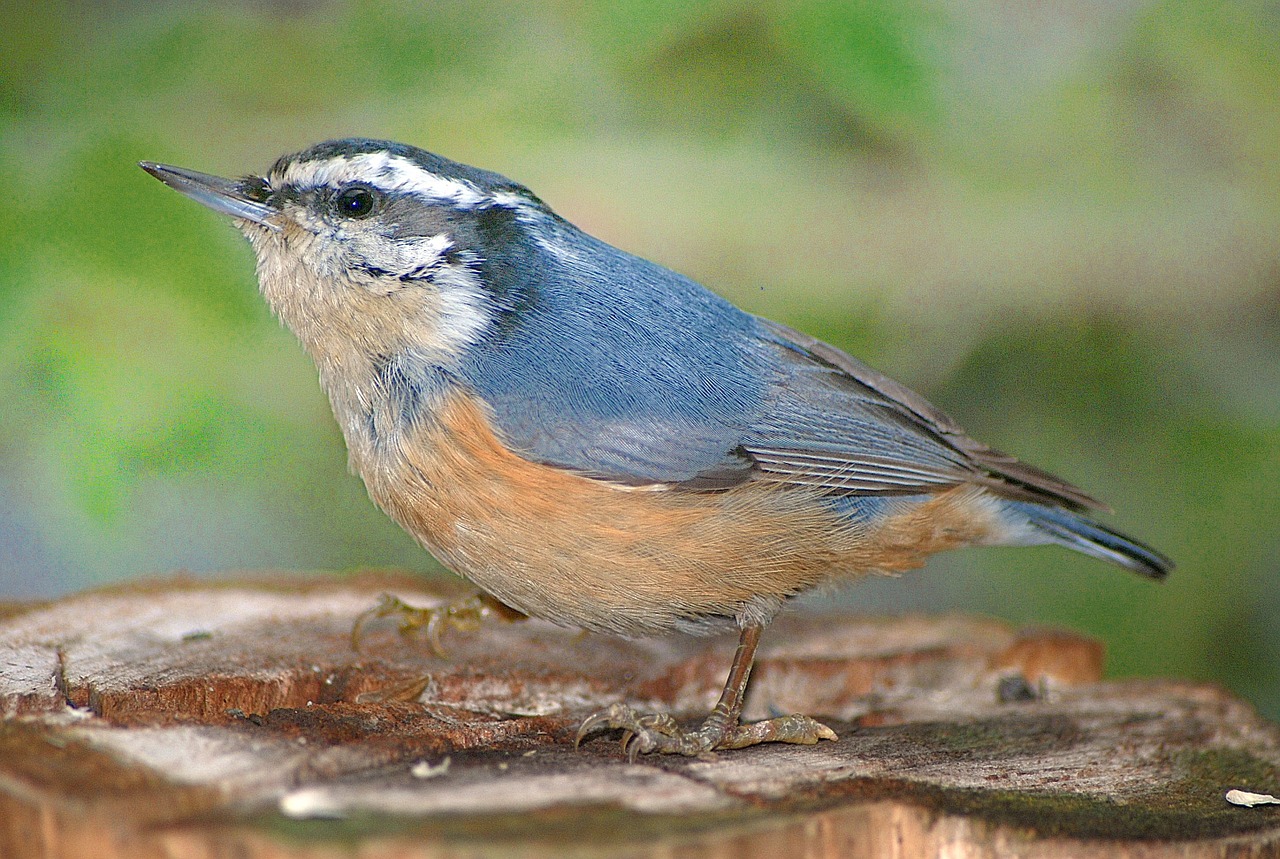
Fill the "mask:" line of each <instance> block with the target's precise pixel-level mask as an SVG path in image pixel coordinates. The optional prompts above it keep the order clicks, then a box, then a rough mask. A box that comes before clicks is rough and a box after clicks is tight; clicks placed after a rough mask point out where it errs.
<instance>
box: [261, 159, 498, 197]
mask: <svg viewBox="0 0 1280 859" xmlns="http://www.w3.org/2000/svg"><path fill="white" fill-rule="evenodd" d="M278 182H279V183H280V184H285V185H294V186H297V187H302V188H318V187H322V186H323V187H330V188H340V187H342V186H343V185H346V184H347V183H349V182H367V183H368V184H370V185H372V186H374V187H375V188H378V189H380V190H383V191H388V192H408V193H413V194H419V195H421V196H423V197H429V198H431V199H434V200H441V201H444V202H449V203H453V204H455V205H459V206H480V205H483V204H485V203H488V202H490V201H491V200H492V198H491V197H489V196H488V195H486V194H482V193H481V192H480V190H479V189H478V188H476V187H475V186H474V185H472V184H471V183H470V182H465V181H463V180H461V179H449V178H446V177H443V176H437V175H435V174H434V173H430V172H428V171H426V170H424V169H422V168H421V167H419V166H418V165H417V164H414V163H413V162H412V161H409V160H408V159H405V158H401V157H400V156H398V155H391V154H388V153H386V152H366V153H363V154H360V155H352V156H337V157H334V158H329V159H327V160H325V161H303V162H294V163H292V164H289V165H288V166H287V167H286V168H285V170H284V173H283V174H281V176H280V178H279V180H278Z"/></svg>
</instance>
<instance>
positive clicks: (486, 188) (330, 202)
mask: <svg viewBox="0 0 1280 859" xmlns="http://www.w3.org/2000/svg"><path fill="white" fill-rule="evenodd" d="M141 166H142V168H143V169H144V170H146V171H147V172H148V173H150V174H151V175H153V176H155V177H156V178H157V179H159V180H160V181H161V182H164V183H165V184H166V185H169V186H170V187H172V188H174V189H176V190H178V191H180V192H181V193H183V194H185V195H186V196H188V197H190V198H192V199H193V200H196V201H197V202H199V203H202V204H204V205H206V206H208V207H210V208H212V209H214V210H216V211H218V212H222V213H223V214H227V215H231V216H232V217H233V218H235V221H236V225H237V226H238V227H239V228H240V229H241V231H242V232H243V233H244V234H245V235H246V236H247V237H248V239H249V241H250V243H251V244H252V245H253V249H254V251H255V253H256V255H257V259H258V278H259V283H260V285H261V287H262V292H263V295H264V296H265V297H266V299H267V301H268V303H270V305H271V306H272V308H273V309H274V310H275V312H276V313H277V314H278V315H279V316H280V317H281V319H282V320H283V321H284V322H285V323H286V324H287V325H288V326H289V327H290V328H292V329H293V331H294V332H295V333H296V334H297V335H298V336H299V338H300V339H301V340H302V341H303V343H304V345H305V346H306V347H307V348H308V350H309V351H310V352H311V353H312V355H313V356H314V357H315V358H316V359H317V362H318V363H320V364H321V369H322V371H323V370H324V369H325V367H324V365H325V364H326V363H328V362H330V361H338V362H339V363H346V360H344V356H345V357H350V356H346V353H348V352H350V350H353V349H357V350H364V351H366V352H370V353H382V354H391V353H403V352H405V351H412V352H416V353H419V357H420V358H421V359H422V360H426V361H431V362H433V363H440V364H447V363H448V362H449V361H450V360H451V359H453V358H456V357H457V355H459V354H460V353H461V352H462V351H464V350H465V349H467V348H468V347H469V346H471V345H474V344H475V343H477V342H479V341H480V340H481V339H483V338H485V337H486V336H489V333H490V332H491V331H492V330H493V329H494V328H495V326H496V325H497V324H498V323H499V322H500V321H501V319H502V317H503V316H504V315H505V314H511V313H515V312H518V311H520V310H521V309H522V308H524V307H525V306H527V304H528V303H529V302H530V301H532V300H534V298H535V296H534V295H533V294H532V293H533V292H535V291H536V290H533V289H531V287H530V286H529V285H528V284H526V283H524V282H523V280H522V273H523V272H525V271H527V270H529V269H530V268H531V267H530V266H528V265H527V263H528V262H529V257H530V256H531V255H536V254H538V253H540V252H544V251H545V249H546V245H547V241H546V237H545V233H547V232H548V231H550V230H552V229H553V227H554V225H556V224H559V223H563V222H560V221H559V219H557V218H556V217H555V216H554V215H553V214H552V213H551V212H550V210H549V209H547V207H546V206H545V205H544V204H543V203H542V202H541V201H540V200H538V198H537V197H535V196H534V195H533V194H532V193H531V192H530V191H529V190H528V189H527V188H525V187H524V186H522V185H520V184H518V183H515V182H512V181H511V180H509V179H507V178H505V177H503V176H500V175H498V174H497V173H491V172H489V171H486V170H479V169H476V168H474V167H468V166H466V165H464V164H459V163H457V162H454V161H450V160H449V159H447V158H442V157H440V156H438V155H433V154H432V153H429V152H425V151H423V150H421V149H417V148H414V147H412V146H405V145H403V144H398V143H390V142H386V141H379V140H366V139H359V138H353V139H346V140H335V141H329V142H326V143H320V144H317V145H316V146H312V147H311V148H309V149H306V150H304V151H302V152H299V153H297V154H294V155H287V156H285V157H283V158H281V159H279V160H278V161H277V162H276V163H275V165H274V166H273V167H272V168H271V169H270V170H269V171H268V172H267V173H266V174H265V175H263V176H247V177H245V178H242V179H235V180H231V179H223V178H219V177H217V176H210V175H207V174H204V173H197V172H195V171H192V170H186V169H183V168H178V167H170V166H167V165H162V164H154V163H150V162H142V164H141ZM540 249H541V250H540Z"/></svg>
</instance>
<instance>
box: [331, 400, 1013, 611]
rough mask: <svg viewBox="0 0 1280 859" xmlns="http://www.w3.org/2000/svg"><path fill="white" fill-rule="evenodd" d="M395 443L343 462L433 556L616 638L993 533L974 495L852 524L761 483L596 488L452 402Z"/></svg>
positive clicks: (891, 566)
mask: <svg viewBox="0 0 1280 859" xmlns="http://www.w3.org/2000/svg"><path fill="white" fill-rule="evenodd" d="M395 447H396V450H395V451H394V452H383V453H381V454H380V455H377V456H374V455H373V453H372V452H369V453H366V454H364V455H357V454H355V453H354V451H353V456H352V462H353V466H354V467H355V468H356V470H357V471H358V472H359V473H360V474H361V476H362V477H363V478H364V480H365V484H366V485H367V487H368V489H369V493H370V495H371V497H372V498H373V499H374V501H375V502H376V503H377V504H378V505H379V506H381V507H382V509H383V510H385V511H386V512H387V513H388V514H389V515H390V516H391V517H392V518H393V519H395V520H396V521H397V522H398V523H399V524H400V525H401V526H402V527H404V528H405V529H406V530H407V531H408V532H409V533H411V534H412V535H413V536H414V537H416V538H417V539H418V540H419V541H420V542H421V543H422V544H423V545H424V546H425V547H426V548H428V549H429V550H430V551H431V552H432V553H433V554H435V555H436V556H437V557H438V558H439V559H440V560H441V562H443V563H444V564H446V565H447V566H449V567H450V568H451V569H453V570H454V571H455V572H457V573H459V574H460V575H462V576H465V577H466V578H468V579H470V580H471V581H473V582H474V583H475V584H477V585H478V586H479V587H481V588H483V589H484V590H485V591H487V592H489V593H490V594H492V595H493V596H495V597H497V598H498V599H500V600H502V601H503V602H505V603H507V604H508V605H510V606H512V607H513V608H516V609H519V610H520V611H522V612H524V613H525V614H528V615H530V616H532V617H539V618H543V619H545V620H549V621H552V622H554V623H558V624H561V625H565V626H576V627H582V628H585V629H590V630H593V631H598V632H607V633H613V634H619V635H645V634H652V633H658V632H664V631H668V630H672V629H681V630H685V631H698V630H699V629H703V628H707V629H710V628H714V627H716V626H723V625H724V623H725V622H726V621H730V622H736V623H739V624H741V623H746V622H759V623H763V622H766V621H768V620H769V619H770V618H771V617H772V616H773V614H775V613H776V612H777V610H778V609H779V608H780V607H781V605H782V603H783V602H784V601H785V600H786V599H787V598H788V597H790V596H793V595H795V594H797V593H800V592H802V591H804V590H807V589H809V588H811V587H813V586H815V585H818V584H821V583H823V582H826V581H829V580H831V579H832V578H835V577H839V576H856V575H859V574H863V573H867V572H875V571H880V572H895V571H899V570H905V569H909V568H912V567H917V566H919V565H920V564H922V563H923V561H924V559H925V558H926V557H927V556H928V555H930V554H932V553H933V552H937V551H940V550H943V549H949V548H955V547H958V546H964V545H971V544H976V543H987V542H992V541H993V533H994V532H995V531H997V530H998V529H999V527H1000V524H999V517H998V514H997V512H996V505H995V504H993V503H992V499H990V498H989V497H988V496H987V494H986V492H985V491H984V490H982V489H980V488H978V487H969V486H960V487H955V488H952V489H949V490H947V491H944V492H941V493H939V494H937V495H934V496H931V497H930V498H929V499H928V500H927V501H923V502H920V503H916V504H911V505H905V506H903V507H902V509H899V510H896V511H895V512H894V513H893V514H892V515H889V516H884V517H881V518H879V519H878V520H872V521H857V520H855V519H853V518H850V517H849V516H847V515H842V514H841V513H840V512H838V511H837V510H836V509H835V508H834V507H833V506H832V505H831V504H829V503H827V502H825V501H824V500H823V499H822V497H821V496H820V495H819V494H817V493H816V492H814V491H813V490H807V489H802V488H796V487H793V486H789V485H786V484H782V483H773V482H769V481H766V480H753V481H748V482H746V483H744V484H741V485H739V486H736V487H733V488H731V489H728V490H721V491H714V492H708V491H697V492H695V491H684V490H676V489H649V488H634V487H624V486H618V485H616V484H611V483H607V482H603V481H598V480H593V479H590V478H586V477H582V476H579V475H576V474H573V473H571V472H567V471H564V470H562V469H558V468H555V467H551V466H547V465H541V464H538V463H533V462H529V461H528V460H525V459H523V458H521V457H520V456H518V455H516V454H515V453H512V452H511V451H509V450H507V449H506V448H505V447H504V446H503V445H502V443H501V442H500V441H499V439H498V438H497V436H496V435H495V434H494V432H493V431H492V429H491V427H490V425H489V422H488V420H487V419H486V416H485V411H484V409H483V407H482V406H481V405H480V404H479V403H477V402H476V401H475V400H474V399H473V398H471V397H470V396H468V395H466V394H461V393H451V394H449V395H448V396H447V397H446V398H445V399H444V401H443V402H442V404H441V405H440V407H439V408H438V409H437V410H435V413H434V417H433V419H432V420H431V421H429V422H423V423H422V424H420V425H418V426H416V427H415V428H413V429H412V430H409V431H407V432H406V433H405V434H404V435H403V437H401V438H400V439H398V444H397V445H395Z"/></svg>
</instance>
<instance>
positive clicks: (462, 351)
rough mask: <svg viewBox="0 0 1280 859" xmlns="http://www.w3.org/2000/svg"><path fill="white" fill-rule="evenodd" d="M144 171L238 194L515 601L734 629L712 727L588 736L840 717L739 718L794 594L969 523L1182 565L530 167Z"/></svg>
mask: <svg viewBox="0 0 1280 859" xmlns="http://www.w3.org/2000/svg"><path fill="white" fill-rule="evenodd" d="M139 166H141V167H142V168H143V169H144V170H146V171H147V172H148V173H150V174H151V175H152V176H154V177H155V178H157V179H159V180H160V181H161V182H163V183H164V184H166V185H168V186H169V187H171V188H173V189H175V190H177V191H179V192H181V193H182V194H184V195H186V196H187V197H189V198H191V199H193V200H195V201H197V202H199V203H201V204H203V205H205V206H208V207H209V208H212V209H214V210H215V211H217V212H220V213H223V214H225V215H229V216H231V217H232V218H233V219H234V223H235V225H236V226H237V227H238V228H239V229H240V231H241V232H242V233H243V234H244V236H245V237H246V238H247V239H248V241H249V243H250V245H251V246H252V248H253V251H254V254H255V256H256V260H257V277H258V282H259V286H260V291H261V294H262V296H263V297H264V298H265V300H266V302H267V304H268V305H270V307H271V309H272V310H273V312H274V313H275V314H276V315H277V316H278V317H279V319H280V320H281V321H282V322H283V323H284V325H285V326H286V327H288V328H289V329H291V330H292V331H293V333H294V334H295V335H296V336H297V338H298V340H299V341H300V342H301V344H302V347H303V348H304V349H305V351H306V352H307V353H309V354H310V356H311V358H312V359H313V360H314V362H315V365H316V367H317V370H318V373H319V379H320V384H321V386H322V387H323V389H324V391H325V392H326V393H327V395H328V398H329V401H330V403H331V405H332V408H333V414H334V417H335V419H336V420H337V423H338V425H339V426H340V428H341V430H342V434H343V436H344V438H345V441H346V444H347V449H348V454H349V465H350V467H351V469H352V471H353V472H355V473H356V474H358V475H359V476H360V477H361V478H362V479H363V481H364V484H365V486H366V488H367V490H368V493H369V496H370V497H371V499H372V500H373V502H374V503H375V504H376V505H377V506H379V507H380V508H381V509H382V510H383V511H385V512H386V513H387V514H388V515H389V516H390V517H391V518H392V519H393V520H395V521H396V522H397V523H399V525H400V526H402V527H403V528H404V529H405V530H406V531H408V533H409V534H411V535H412V536H413V537H414V538H415V539H416V540H417V541H418V542H419V543H420V544H421V545H422V546H423V547H425V548H426V549H427V550H428V551H430V552H431V553H432V554H434V555H435V557H436V558H437V559H438V560H439V561H441V562H442V563H443V564H444V565H445V566H446V567H448V568H449V569H451V570H453V571H454V572H456V573H457V574H459V575H461V576H462V577H464V578H466V579H468V580H469V581H470V582H472V583H473V584H474V585H476V586H477V587H478V588H479V589H480V590H481V591H482V592H483V593H485V594H487V595H488V596H489V597H491V598H492V599H494V600H496V601H497V602H498V603H499V604H501V605H505V606H507V607H509V608H510V609H513V610H514V611H515V612H518V613H521V614H524V615H528V616H531V617H536V618H542V619H545V620H547V621H550V622H552V623H555V624H559V625H561V626H566V627H576V628H580V629H583V630H587V631H591V632H595V633H604V634H609V635H615V636H624V637H639V636H652V635H661V634H668V633H687V634H694V635H705V634H710V633H714V632H717V631H722V630H736V631H737V632H738V636H739V638H738V645H737V648H736V651H735V653H734V657H733V661H732V663H731V667H730V670H729V673H728V676H727V679H726V682H725V685H724V688H723V691H722V693H721V695H720V698H719V701H718V702H717V703H716V705H715V707H714V708H713V709H712V711H711V712H710V714H708V715H707V717H706V718H705V719H704V720H703V721H701V722H700V723H699V724H698V725H696V726H685V725H682V724H680V722H678V721H677V720H676V719H674V718H673V717H672V716H670V715H669V714H665V713H647V714H646V713H640V712H637V711H636V710H635V709H634V708H632V707H631V706H629V705H627V704H625V703H622V702H619V703H615V704H613V705H611V706H609V707H608V708H605V709H603V710H600V711H599V712H595V713H592V714H590V715H589V716H588V717H587V718H586V719H585V721H583V722H582V724H581V728H580V729H579V732H578V734H577V741H578V742H579V743H580V742H581V741H582V740H583V739H584V738H585V737H587V736H589V735H591V734H592V733H595V732H598V731H607V730H620V731H622V732H623V741H622V742H623V749H624V751H626V752H627V753H628V754H629V755H630V756H631V758H632V759H635V757H636V755H638V754H647V753H659V754H677V755H700V754H704V753H709V752H714V751H719V750H728V749H739V748H745V747H748V746H754V745H757V744H760V743H767V742H781V743H796V744H816V743H818V742H820V741H823V740H833V739H836V734H835V732H834V731H832V730H831V729H830V728H829V727H828V726H826V725H824V724H822V723H821V722H819V721H817V720H816V719H814V718H812V717H810V716H807V715H803V714H792V715H784V716H778V717H775V718H771V719H766V720H764V721H759V722H753V723H744V722H743V721H742V704H743V696H744V693H745V690H746V687H747V682H748V679H749V677H750V673H751V668H752V665H753V663H754V660H755V653H756V649H757V646H758V644H759V641H760V636H761V633H762V631H763V630H764V629H765V627H766V626H767V625H768V624H769V622H770V621H771V620H772V619H773V618H774V617H775V615H777V614H778V612H779V611H780V610H781V609H782V608H783V607H784V606H785V605H786V604H787V603H788V601H790V600H791V599H792V598H794V597H796V596H798V595H800V594H802V593H805V592H807V591H810V590H812V589H814V588H816V587H819V586H823V585H827V584H829V583H835V582H841V581H846V580H852V579H856V578H858V577H860V576H863V575H866V574H868V573H897V572H899V571H903V570H908V569H911V568H914V567H918V566H921V565H922V564H923V563H924V562H925V560H926V559H927V558H928V557H929V556H930V555H932V554H934V553H936V552H939V551H943V550H949V549H956V548H961V547H966V546H998V545H1040V544H1056V545H1059V546H1065V547H1067V548H1069V549H1074V550H1076V551H1079V552H1083V553H1084V554H1086V555H1090V556H1093V557H1095V558H1099V559H1102V560H1105V561H1109V562H1111V563H1114V564H1117V565H1119V566H1120V567H1123V568H1126V569H1128V570H1132V571H1134V572H1136V573H1139V574H1141V575H1143V576H1146V577H1148V578H1151V579H1162V578H1164V577H1165V576H1166V575H1167V574H1168V572H1169V571H1170V570H1171V569H1172V567H1173V563H1172V561H1171V560H1170V559H1169V558H1168V557H1166V556H1165V555H1163V554H1161V553H1159V552H1158V551H1156V550H1155V549H1153V548H1151V547H1149V546H1146V545H1144V544H1142V543H1140V542H1138V541H1137V540H1135V539H1132V538H1130V537H1127V536H1125V535H1123V534H1121V533H1120V532H1118V531H1116V530H1114V529H1112V528H1111V527H1109V526H1107V525H1105V524H1102V523H1101V522H1099V521H1097V519H1096V518H1094V516H1095V514H1094V513H1093V511H1098V510H1106V509H1107V508H1106V507H1105V506H1104V505H1103V504H1101V503H1100V502H1099V501H1097V500H1095V499H1094V498H1093V497H1091V496H1090V495H1088V494H1086V493H1085V492H1084V491H1082V490H1081V489H1078V488H1076V487H1075V486H1073V485H1071V484H1070V483H1068V482H1066V481H1065V480H1063V479H1061V478H1058V477H1055V476H1053V475H1052V474H1050V473H1048V472H1046V471H1043V470H1041V469H1039V468H1036V467H1034V466H1032V465H1029V464H1026V463H1024V462H1021V461H1020V460H1018V459H1016V458H1015V457H1013V456H1010V455H1008V454H1005V453H1002V452H1000V451H998V450H995V449H993V448H991V447H989V446H987V445H985V444H983V443H981V442H979V441H977V440H975V439H973V438H971V437H970V436H969V435H967V434H966V433H965V432H964V430H962V429H961V428H960V426H959V425H958V424H957V423H956V422H955V421H954V420H953V419H952V418H950V417H949V416H948V415H947V414H945V413H944V412H942V411H941V410H940V409H938V408H936V407H935V406H933V405H932V404H931V403H929V402H928V401H927V400H926V399H925V398H924V397H922V396H920V395H919V394H917V393H915V392H914V391H912V390H910V389H908V388H907V387H905V386H903V385H901V384H899V383H898V382H896V381H894V380H892V379H891V378H889V377H888V376H886V375H883V374H882V373H880V372H878V371H876V370H874V369H872V368H871V367H869V366H868V365H866V364H863V363H862V362H860V361H858V360H857V359H855V358H853V357H852V356H850V355H848V354H846V353H844V352H842V351H840V350H839V349H837V348H835V347H833V346H831V345H828V344H827V343H824V342H822V341H820V340H818V339H816V338H814V337H811V336H808V335H806V334H804V333H801V332H799V331H796V330H793V329H792V328H789V327H787V326H786V325H783V324H780V323H778V322H774V321H770V320H768V319H765V318H763V317H760V316H757V315H753V314H751V313H748V312H747V311H744V310H742V309H740V308H738V307H737V306H735V305H733V304H732V303H730V302H729V301H727V300H726V299H724V298H722V297H721V296H719V295H718V294H716V293H714V292H712V291H711V290H709V289H707V288H706V287H704V286H702V285H700V284H698V283H696V282H694V281H693V280H691V279H689V278H687V277H685V276H683V275H681V274H678V273H676V272H674V271H672V270H670V269H668V268H666V267H663V266H661V265H658V264H656V263H653V262H650V261H648V260H645V259H643V258H640V257H638V256H634V255H632V254H630V253H627V252H625V251H623V250H620V249H618V248H616V247H613V246H611V245H609V244H607V243H606V242H604V241H602V240H600V239H597V238H595V237H593V236H591V235H589V234H588V233H586V232H584V231H583V230H581V229H579V228H578V227H576V226H574V225H573V224H572V223H570V222H569V221H568V220H566V219H565V218H563V217H561V216H559V215H557V214H556V213H555V212H554V211H553V210H552V209H551V208H550V207H549V206H548V205H547V204H546V203H544V202H543V201H542V200H541V199H539V198H538V197H537V196H536V195H535V194H534V193H533V192H532V191H530V190H529V189H528V188H526V187H525V186H523V185H521V184H519V183H517V182H514V181H512V180H510V179H508V178H506V177H505V176H502V175H500V174H498V173H494V172H490V171H488V170H483V169H480V168H476V167H471V166H467V165H465V164H462V163H459V162H455V161H452V160H450V159H448V158H445V157H443V156H440V155H436V154H433V153H431V152H427V151H425V150H422V149H419V148H416V147H414V146H410V145H406V144H401V143H395V142H390V141H383V140H372V139H365V138H347V139H341V140H331V141H326V142H322V143H318V144H316V145H313V146H311V147H309V148H307V149H304V150H302V151H300V152H297V153H295V154H290V155H285V156H283V157H281V158H279V159H278V160H277V161H276V162H275V164H274V165H273V166H272V167H271V169H270V170H269V171H267V172H266V173H264V174H263V175H248V176H245V177H243V178H238V179H226V178H221V177H218V176H213V175H209V174H205V173H200V172H197V171H194V170H188V169H185V168H179V167H174V166H169V165H164V164H158V163H154V162H149V161H143V162H139Z"/></svg>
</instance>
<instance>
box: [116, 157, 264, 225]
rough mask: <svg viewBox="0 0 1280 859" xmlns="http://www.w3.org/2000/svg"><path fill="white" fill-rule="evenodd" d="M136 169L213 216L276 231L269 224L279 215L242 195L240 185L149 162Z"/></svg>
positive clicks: (234, 181)
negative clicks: (190, 200)
mask: <svg viewBox="0 0 1280 859" xmlns="http://www.w3.org/2000/svg"><path fill="white" fill-rule="evenodd" d="M138 166H139V167H141V168H142V169H143V170H146V171H147V172H148V173H150V174H151V175H152V176H154V177H156V178H157V179H159V180H160V181H161V182H163V183H164V184H166V185H168V186H169V187H170V188H172V189H173V190H175V191H178V192H179V193H182V194H185V195H187V196H188V197H190V198H191V199H193V200H195V201H196V202H197V203H202V204H204V205H206V206H208V207H209V208H210V209H213V210H214V211H215V212H222V213H223V214H224V215H231V216H232V217H234V218H243V219H244V220H246V221H252V222H253V223H255V224H261V225H262V226H264V227H266V228H268V229H271V230H277V231H278V230H279V229H280V225H279V224H275V223H272V222H271V221H270V220H269V219H270V218H272V217H275V216H277V215H279V214H280V212H279V211H277V210H276V209H274V208H273V207H271V206H268V205H267V204H266V203H263V202H260V201H258V200H255V199H253V198H252V197H249V196H248V195H246V194H245V188H244V185H243V183H241V182H239V181H236V180H233V179H223V178H221V177H220V176H210V175H209V174H208V173H197V172H196V171H195V170H186V169H183V168H182V167H170V166H169V165H168V164H155V163H153V162H151V161H139V162H138Z"/></svg>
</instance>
